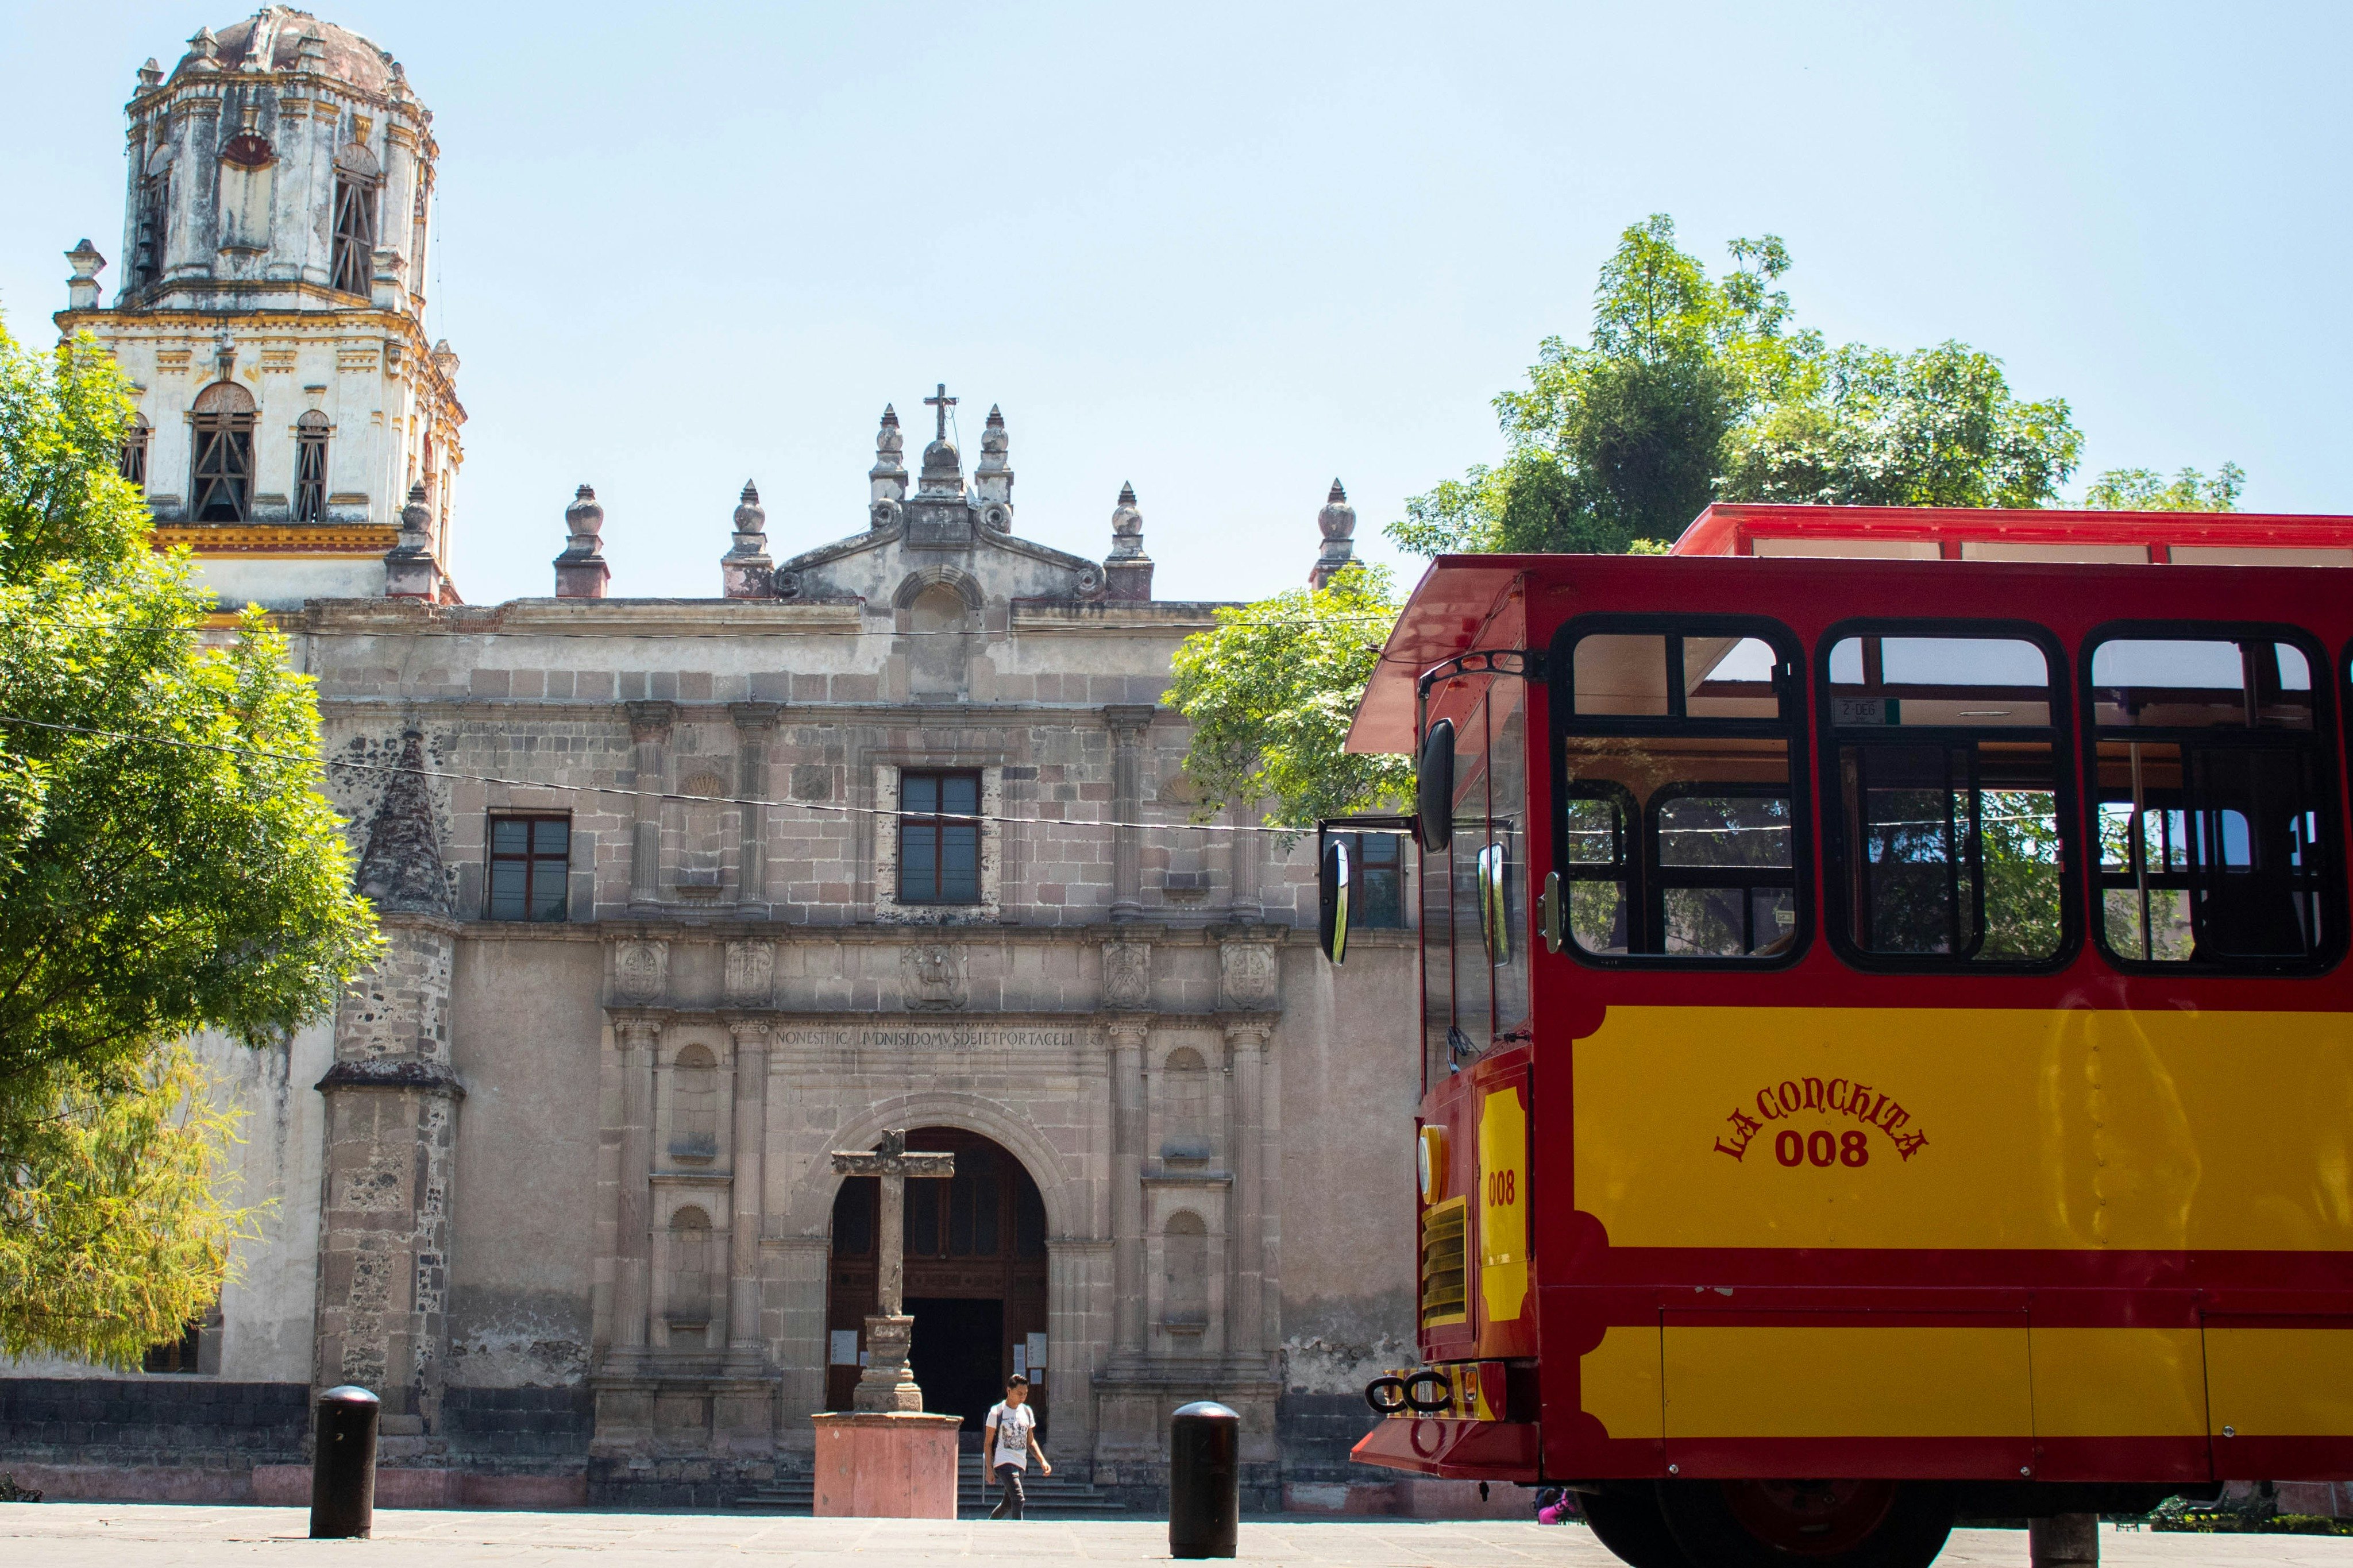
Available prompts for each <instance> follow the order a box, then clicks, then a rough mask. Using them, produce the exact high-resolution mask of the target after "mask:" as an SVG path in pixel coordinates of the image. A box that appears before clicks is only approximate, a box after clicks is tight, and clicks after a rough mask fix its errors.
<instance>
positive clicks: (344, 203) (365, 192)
mask: <svg viewBox="0 0 2353 1568" xmlns="http://www.w3.org/2000/svg"><path fill="white" fill-rule="evenodd" d="M378 184H379V182H378V179H377V165H376V161H375V154H374V153H370V152H369V151H368V150H367V149H366V148H365V147H363V146H361V145H360V144H359V143H358V142H346V143H345V144H344V145H343V147H341V148H339V149H338V150H337V151H336V153H335V215H334V218H335V231H334V232H335V243H334V249H333V253H332V258H331V261H332V268H331V271H330V274H329V277H328V282H329V283H330V284H332V286H333V287H335V288H337V289H342V290H343V292H344V293H346V294H365V293H368V292H369V291H370V290H371V289H372V288H373V279H375V233H376V222H375V217H376V195H377V187H378Z"/></svg>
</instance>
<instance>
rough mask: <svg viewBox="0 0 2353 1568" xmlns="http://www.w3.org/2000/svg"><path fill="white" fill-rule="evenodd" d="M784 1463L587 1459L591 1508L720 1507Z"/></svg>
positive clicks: (781, 1471) (772, 1476) (779, 1473)
mask: <svg viewBox="0 0 2353 1568" xmlns="http://www.w3.org/2000/svg"><path fill="white" fill-rule="evenodd" d="M786 1468H787V1467H786V1464H784V1463H782V1462H779V1461H777V1460H773V1459H695V1458H666V1459H611V1458H592V1459H590V1460H589V1461H588V1504H589V1506H590V1507H591V1508H619V1509H658V1508H698V1509H723V1508H732V1507H733V1506H734V1503H735V1500H736V1499H738V1498H740V1497H742V1496H743V1495H744V1493H746V1492H749V1491H754V1490H756V1489H759V1488H761V1487H763V1486H765V1485H766V1484H768V1483H769V1482H771V1481H774V1480H778V1479H783V1477H784V1475H785V1473H786Z"/></svg>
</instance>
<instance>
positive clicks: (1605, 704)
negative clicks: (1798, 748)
mask: <svg viewBox="0 0 2353 1568" xmlns="http://www.w3.org/2000/svg"><path fill="white" fill-rule="evenodd" d="M1778 662H1779V659H1778V655H1776V654H1775V653H1774V651H1773V647H1772V645H1771V644H1770V643H1767V642H1766V641H1765V640H1764V639H1763V638H1761V637H1661V636H1650V635H1644V636H1623V637H1621V636H1617V635H1613V634H1609V633H1600V634H1597V635H1595V636H1593V637H1580V638H1578V639H1577V647H1576V649H1575V651H1574V652H1573V653H1572V654H1571V655H1570V668H1571V680H1572V683H1573V690H1574V694H1575V696H1574V705H1575V709H1576V711H1577V713H1578V714H1580V715H1591V716H1595V717H1618V718H1636V719H1667V718H1674V719H1683V718H1691V719H1778V718H1779V717H1780V715H1781V697H1780V689H1779V688H1778V686H1777V685H1776V684H1775V681H1774V669H1775V667H1776V666H1777V665H1778Z"/></svg>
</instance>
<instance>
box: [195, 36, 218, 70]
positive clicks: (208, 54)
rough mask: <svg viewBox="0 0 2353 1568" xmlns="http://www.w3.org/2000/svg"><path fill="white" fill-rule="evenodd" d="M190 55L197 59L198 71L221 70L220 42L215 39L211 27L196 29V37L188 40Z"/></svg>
mask: <svg viewBox="0 0 2353 1568" xmlns="http://www.w3.org/2000/svg"><path fill="white" fill-rule="evenodd" d="M188 53H190V54H192V55H194V56H195V57H196V67H195V68H196V69H198V70H218V69H220V40H219V39H218V38H216V37H213V30H212V29H211V28H210V27H198V28H197V29H196V36H195V37H193V38H190V39H189V40H188Z"/></svg>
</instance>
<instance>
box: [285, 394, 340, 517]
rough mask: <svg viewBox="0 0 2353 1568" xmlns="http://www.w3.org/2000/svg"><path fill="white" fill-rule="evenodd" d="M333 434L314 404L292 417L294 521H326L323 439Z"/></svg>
mask: <svg viewBox="0 0 2353 1568" xmlns="http://www.w3.org/2000/svg"><path fill="white" fill-rule="evenodd" d="M313 421H315V423H313ZM333 434H334V426H333V425H332V424H331V423H329V422H328V419H327V416H325V415H323V414H322V413H320V412H319V411H318V410H317V409H315V408H313V409H309V410H306V411H305V412H304V413H303V414H302V416H301V417H300V418H298V419H296V420H295V421H294V491H293V494H294V506H293V516H294V521H296V522H303V523H312V522H324V521H327V442H328V439H329V438H330V437H332V436H333Z"/></svg>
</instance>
